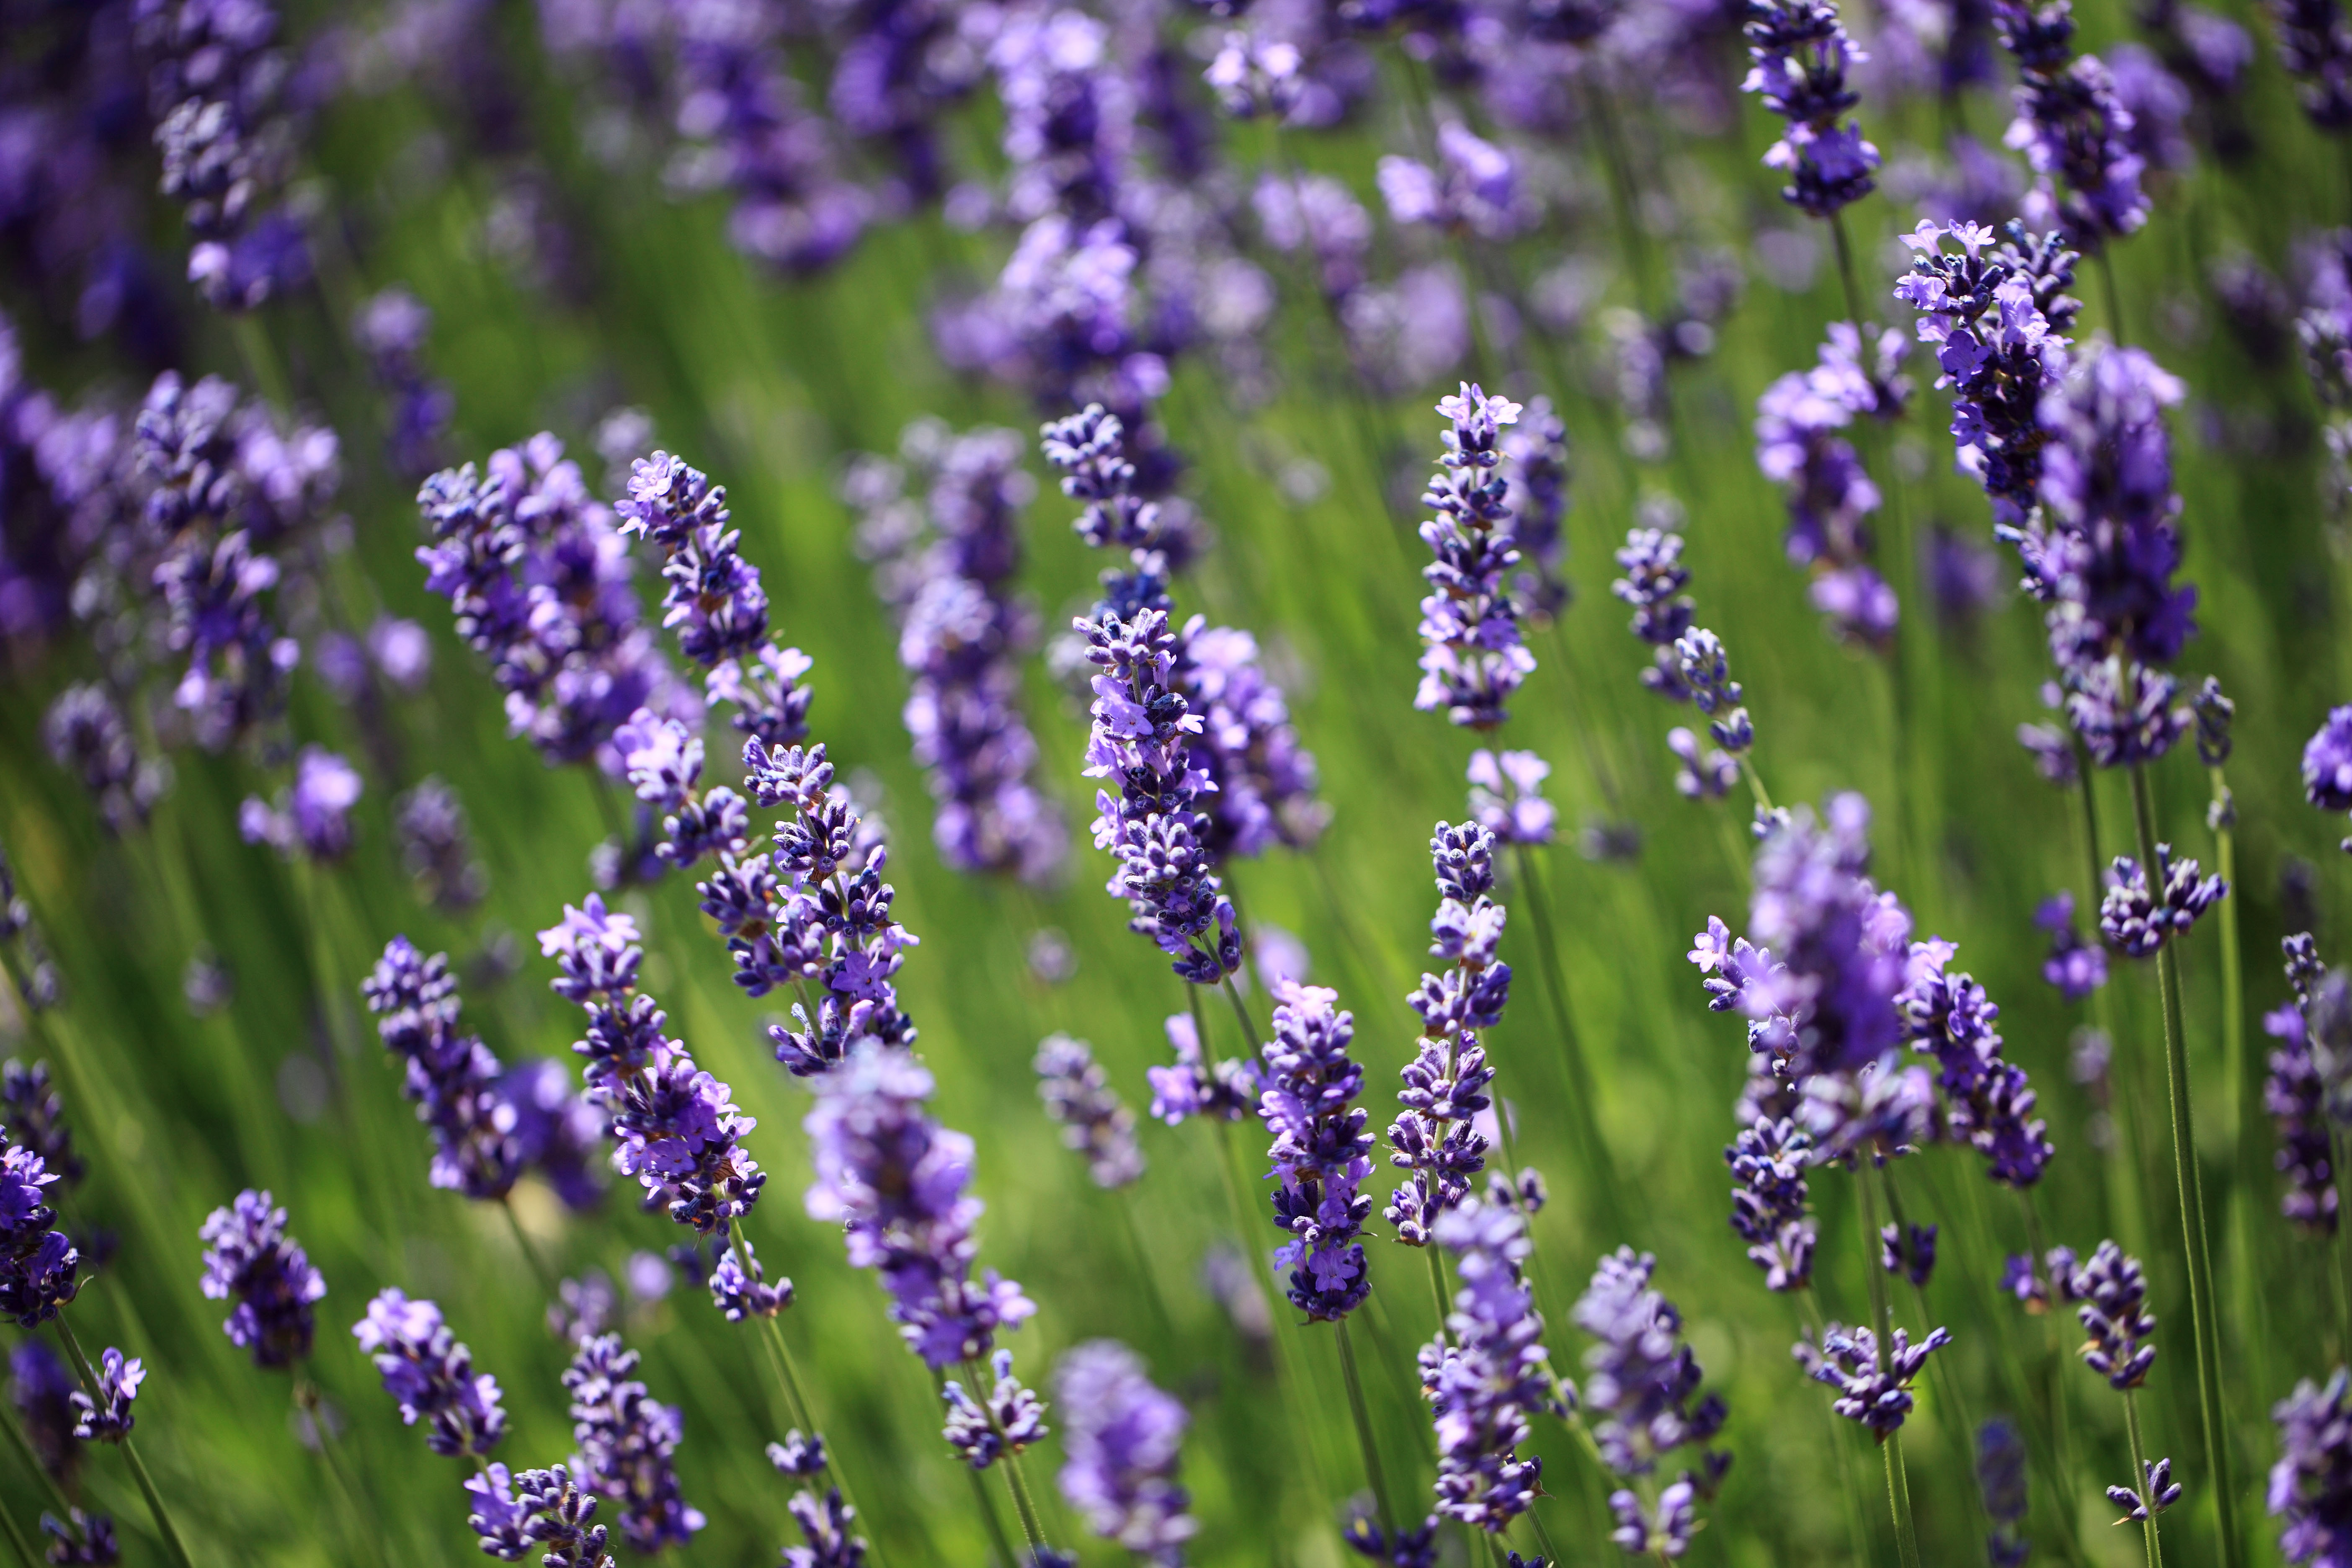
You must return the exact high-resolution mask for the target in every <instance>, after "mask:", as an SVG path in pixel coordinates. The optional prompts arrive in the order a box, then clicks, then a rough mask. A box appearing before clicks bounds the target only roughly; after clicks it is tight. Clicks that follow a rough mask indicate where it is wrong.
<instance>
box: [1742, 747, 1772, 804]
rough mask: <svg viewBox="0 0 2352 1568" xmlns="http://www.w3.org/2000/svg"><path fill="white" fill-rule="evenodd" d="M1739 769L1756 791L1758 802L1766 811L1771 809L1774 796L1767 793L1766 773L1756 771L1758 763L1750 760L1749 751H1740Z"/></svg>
mask: <svg viewBox="0 0 2352 1568" xmlns="http://www.w3.org/2000/svg"><path fill="white" fill-rule="evenodd" d="M1739 771H1740V773H1742V774H1743V775H1744V776H1745V777H1746V778H1747V780H1748V788H1749V789H1750V790H1752V791H1754V792H1755V795H1756V804H1757V805H1760V806H1762V807H1763V808H1764V809H1765V810H1766V811H1770V810H1771V809H1772V797H1771V796H1770V795H1768V794H1766V793H1765V790H1764V775H1763V774H1762V773H1758V772H1757V771H1756V764H1755V763H1752V762H1750V761H1748V753H1747V752H1740V753H1739Z"/></svg>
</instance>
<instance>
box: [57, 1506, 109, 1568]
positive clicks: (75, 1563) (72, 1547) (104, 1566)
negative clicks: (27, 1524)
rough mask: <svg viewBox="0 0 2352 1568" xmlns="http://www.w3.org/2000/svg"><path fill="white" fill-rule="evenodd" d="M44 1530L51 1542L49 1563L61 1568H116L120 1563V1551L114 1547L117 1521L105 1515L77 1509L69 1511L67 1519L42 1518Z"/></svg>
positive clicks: (67, 1511) (69, 1509)
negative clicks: (115, 1522) (114, 1566)
mask: <svg viewBox="0 0 2352 1568" xmlns="http://www.w3.org/2000/svg"><path fill="white" fill-rule="evenodd" d="M41 1529H42V1531H43V1532H44V1533H46V1534H47V1536H48V1538H49V1545H48V1550H47V1552H45V1553H44V1554H43V1555H44V1557H45V1558H46V1560H47V1561H48V1562H49V1563H55V1564H59V1565H61V1568H113V1565H114V1564H115V1563H117V1562H119V1561H121V1550H120V1548H119V1547H117V1545H116V1544H115V1540H114V1521H113V1519H112V1517H111V1516H110V1515H107V1514H103V1513H84V1512H83V1511H82V1510H79V1509H78V1508H68V1509H67V1510H66V1519H65V1520H63V1521H60V1520H59V1519H58V1517H57V1516H56V1515H55V1514H51V1513H46V1512H45V1513H43V1514H42V1515H41Z"/></svg>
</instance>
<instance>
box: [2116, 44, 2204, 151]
mask: <svg viewBox="0 0 2352 1568" xmlns="http://www.w3.org/2000/svg"><path fill="white" fill-rule="evenodd" d="M2107 79H2108V80H2107V86H2108V89H2109V90H2110V91H2112V92H2113V93H2114V94H2115V101H2116V107H2117V108H2118V109H2120V110H2122V111H2123V115H2124V117H2125V118H2124V119H2123V121H2120V123H2121V124H2123V125H2125V126H2126V127H2127V129H2126V130H2125V131H2124V132H2123V142H2124V145H2125V146H2126V147H2128V148H2130V149H2131V150H2132V152H2133V153H2135V154H2137V156H2138V158H2139V160H2140V162H2141V163H2142V164H2143V165H2145V166H2146V167H2147V168H2149V169H2153V170H2158V171H2177V170H2180V169H2186V168H2187V167H2189V162H2190V160H2191V158H2192V157H2193V156H2194V154H2193V153H2191V152H2190V150H2189V110H2191V109H2192V108H2194V107H2195V102H2194V100H2192V99H2191V98H2190V97H2189V89H2188V87H2187V86H2186V85H2185V84H2184V83H2183V82H2182V81H2181V80H2180V79H2179V77H2176V76H2174V75H2173V74H2172V73H2171V72H2170V71H2168V70H2167V69H2165V68H2164V62H2163V61H2162V60H2160V59H2158V58H2157V55H2156V51H2155V50H2153V49H2150V48H2148V47H2146V46H2144V45H2140V44H2118V45H2116V47H2114V48H2112V49H2110V50H2108V51H2107Z"/></svg>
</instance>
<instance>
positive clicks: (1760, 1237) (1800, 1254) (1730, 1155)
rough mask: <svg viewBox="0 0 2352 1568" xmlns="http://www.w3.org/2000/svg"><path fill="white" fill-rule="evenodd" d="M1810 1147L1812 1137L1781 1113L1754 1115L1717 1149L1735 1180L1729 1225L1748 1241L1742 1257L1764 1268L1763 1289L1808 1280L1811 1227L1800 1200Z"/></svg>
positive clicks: (1782, 1287)
mask: <svg viewBox="0 0 2352 1568" xmlns="http://www.w3.org/2000/svg"><path fill="white" fill-rule="evenodd" d="M1812 1148H1813V1141H1812V1139H1811V1138H1810V1137H1809V1136H1807V1135H1806V1134H1805V1133H1804V1132H1803V1131H1801V1130H1800V1129H1799V1128H1798V1127H1797V1126H1796V1125H1795V1123H1793V1122H1791V1121H1790V1120H1789V1119H1788V1118H1786V1117H1782V1118H1780V1120H1778V1121H1773V1120H1771V1119H1769V1118H1761V1119H1759V1120H1758V1121H1756V1122H1755V1123H1754V1124H1752V1125H1751V1126H1749V1127H1747V1128H1745V1129H1743V1130H1742V1131H1741V1132H1740V1133H1739V1136H1738V1138H1736V1139H1734V1140H1733V1142H1732V1143H1731V1146H1730V1147H1729V1148H1727V1149H1726V1150H1724V1152H1723V1157H1724V1160H1725V1161H1726V1162H1727V1163H1728V1164H1729V1165H1730V1166H1731V1174H1732V1177H1733V1179H1734V1181H1735V1182H1736V1185H1734V1186H1733V1187H1732V1189H1731V1228H1732V1229H1733V1230H1735V1231H1737V1232H1738V1235H1739V1238H1740V1239H1741V1240H1742V1241H1745V1242H1746V1243H1748V1261H1749V1262H1751V1263H1753V1264H1755V1265H1756V1266H1757V1267H1758V1268H1761V1269H1763V1270H1764V1288H1765V1289H1768V1290H1802V1289H1806V1288H1808V1287H1809V1286H1811V1284H1812V1282H1813V1247H1814V1243H1815V1240H1816V1229H1815V1226H1814V1224H1813V1219H1812V1216H1811V1215H1810V1214H1808V1213H1807V1212H1806V1201H1805V1200H1806V1197H1807V1195H1808V1194H1807V1187H1806V1182H1805V1170H1806V1168H1807V1167H1808V1166H1809V1165H1810V1164H1811V1163H1812Z"/></svg>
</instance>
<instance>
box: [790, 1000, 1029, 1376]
mask: <svg viewBox="0 0 2352 1568" xmlns="http://www.w3.org/2000/svg"><path fill="white" fill-rule="evenodd" d="M811 1087H812V1088H813V1089H814V1090H815V1091H816V1106H815V1108H814V1110H811V1111H810V1112H809V1113H808V1115H807V1117H806V1118H805V1119H803V1122H802V1125H803V1127H804V1128H806V1129H807V1131H808V1135H809V1148H810V1159H811V1161H812V1162H813V1163H814V1165H815V1167H816V1180H815V1182H814V1184H812V1185H811V1186H810V1188H809V1190H808V1197H807V1208H808V1213H809V1217H810V1218H812V1219H815V1220H819V1221H824V1222H829V1223H838V1224H839V1225H841V1226H842V1227H843V1228H844V1230H845V1233H846V1236H847V1240H848V1246H849V1261H850V1264H851V1265H852V1266H853V1267H855V1268H872V1269H875V1270H877V1272H878V1273H879V1275H880V1277H881V1279H882V1283H883V1286H884V1288H885V1289H887V1290H888V1291H889V1293H890V1316H891V1318H892V1320H893V1321H896V1322H897V1323H898V1331H899V1333H900V1334H901V1335H902V1336H903V1337H904V1338H905V1340H906V1342H907V1344H908V1348H910V1349H911V1350H913V1351H914V1352H915V1353H916V1354H918V1355H919V1356H921V1357H922V1358H923V1362H924V1363H925V1364H926V1365H928V1366H931V1367H934V1368H941V1367H950V1366H954V1365H956V1364H958V1363H962V1362H968V1361H977V1360H979V1359H980V1358H981V1357H982V1356H985V1355H986V1354H988V1352H990V1351H991V1350H992V1348H993V1347H994V1344H995V1337H996V1332H997V1331H998V1330H1000V1329H1016V1328H1018V1327H1020V1326H1021V1324H1022V1323H1024V1322H1025V1321H1028V1319H1029V1318H1030V1317H1031V1316H1032V1315H1034V1313H1035V1311H1036V1310H1037V1309H1036V1305H1035V1304H1034V1302H1032V1301H1031V1300H1029V1299H1028V1298H1027V1297H1026V1296H1024V1295H1023V1294H1022V1293H1021V1287H1020V1286H1019V1285H1017V1284H1015V1283H1014V1282H1013V1281H1012V1280H1010V1279H1003V1278H1001V1277H1000V1276H999V1275H998V1274H997V1273H996V1271H995V1270H994V1269H989V1270H987V1271H986V1272H985V1273H984V1274H983V1275H982V1279H980V1280H979V1281H977V1282H975V1281H974V1280H973V1279H971V1264H972V1260H973V1258H975V1257H976V1256H978V1254H979V1250H980V1245H979V1242H978V1240H977V1239H976V1238H975V1237H974V1236H973V1235H972V1227H973V1226H974V1225H975V1224H976V1223H977V1222H978V1221H979V1219H980V1215H981V1202H980V1200H979V1199H978V1198H976V1197H973V1196H972V1195H971V1194H970V1192H969V1191H968V1190H967V1189H968V1188H969V1187H970V1185H971V1174H972V1145H971V1139H970V1138H968V1137H966V1136H965V1135H964V1134H962V1133H961V1132H956V1131H950V1129H948V1128H945V1127H941V1126H940V1124H939V1123H938V1122H937V1121H933V1120H932V1119H931V1116H930V1113H929V1111H928V1110H926V1109H925V1101H927V1100H929V1099H930V1096H931V1089H932V1079H931V1075H930V1072H929V1069H927V1068H924V1066H923V1065H922V1064H921V1063H920V1062H919V1061H918V1060H916V1059H915V1057H914V1055H913V1053H911V1052H909V1051H907V1050H903V1049H900V1048H898V1047H888V1046H882V1045H876V1044H871V1043H867V1044H861V1045H859V1046H858V1047H856V1049H855V1050H853V1051H852V1052H851V1053H850V1055H849V1056H848V1058H846V1059H845V1060H844V1061H843V1062H842V1063H841V1064H840V1065H839V1066H837V1067H835V1068H834V1069H833V1070H831V1071H829V1072H826V1073H824V1074H822V1075H820V1076H819V1077H817V1078H815V1079H813V1080H812V1082H811Z"/></svg>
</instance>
